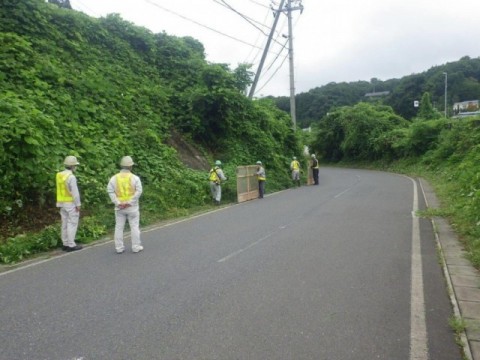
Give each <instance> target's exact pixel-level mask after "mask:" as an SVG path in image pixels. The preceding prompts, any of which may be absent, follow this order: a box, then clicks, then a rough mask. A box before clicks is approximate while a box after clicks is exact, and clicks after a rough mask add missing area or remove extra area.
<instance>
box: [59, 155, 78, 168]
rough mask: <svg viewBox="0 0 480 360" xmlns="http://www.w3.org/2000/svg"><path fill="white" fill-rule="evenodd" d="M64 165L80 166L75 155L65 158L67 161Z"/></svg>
mask: <svg viewBox="0 0 480 360" xmlns="http://www.w3.org/2000/svg"><path fill="white" fill-rule="evenodd" d="M63 164H64V165H67V166H75V165H80V163H79V162H78V160H77V158H76V157H75V156H73V155H69V156H67V157H66V158H65V161H64V162H63Z"/></svg>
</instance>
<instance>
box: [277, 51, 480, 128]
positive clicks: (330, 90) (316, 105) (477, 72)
mask: <svg viewBox="0 0 480 360" xmlns="http://www.w3.org/2000/svg"><path fill="white" fill-rule="evenodd" d="M444 72H446V73H447V74H448V91H447V111H448V113H449V114H450V115H451V114H452V106H453V104H454V103H456V102H461V101H467V100H479V99H480V58H474V59H471V58H469V57H468V56H465V57H463V58H462V59H460V60H459V61H455V62H451V63H447V64H444V65H440V66H434V67H432V68H431V69H429V70H427V71H425V72H423V73H420V74H413V75H409V76H405V77H402V78H401V79H390V80H386V81H382V80H379V79H376V78H373V79H371V80H370V82H368V81H357V82H350V83H345V82H344V83H330V84H327V85H325V86H321V87H317V88H314V89H312V90H310V91H308V92H305V93H301V94H297V95H296V97H295V99H296V108H297V123H298V126H300V127H308V126H309V125H311V124H315V123H318V122H319V121H320V119H322V118H323V117H324V116H325V115H326V114H327V113H328V112H332V111H334V110H335V109H336V108H338V107H342V106H349V105H350V106H352V105H355V104H357V103H358V102H361V101H364V102H379V103H382V104H384V105H388V106H390V107H392V108H393V110H394V111H395V113H397V114H398V115H400V116H402V117H403V118H405V119H407V120H411V119H412V118H414V117H417V116H419V114H418V109H417V108H415V107H414V106H413V102H414V101H415V100H420V99H421V98H422V96H423V95H424V94H425V93H426V92H428V93H429V94H430V100H431V104H432V105H433V107H434V108H436V109H437V110H439V111H441V112H444V110H445V105H444V104H445V75H444ZM384 91H388V92H389V94H388V95H386V96H380V97H366V96H365V94H367V93H374V92H375V93H379V92H384ZM274 100H275V102H276V104H277V105H278V107H279V108H280V109H283V110H285V111H287V112H289V111H290V100H289V98H287V97H278V98H274Z"/></svg>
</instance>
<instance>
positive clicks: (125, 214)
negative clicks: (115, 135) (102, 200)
mask: <svg viewBox="0 0 480 360" xmlns="http://www.w3.org/2000/svg"><path fill="white" fill-rule="evenodd" d="M120 173H130V170H128V169H122V170H121V171H120ZM131 185H132V187H133V189H134V190H135V193H134V195H133V197H132V198H131V199H130V200H129V201H127V202H126V203H127V204H130V206H129V207H127V208H125V209H120V208H119V205H120V204H121V203H125V202H120V201H119V199H118V198H117V177H116V175H115V176H112V178H111V179H110V181H109V183H108V186H107V192H108V195H109V196H110V199H111V200H112V202H113V203H114V204H115V235H114V240H115V250H116V251H117V252H123V251H124V250H125V246H124V244H123V229H124V228H125V223H126V222H127V220H128V224H129V225H130V231H131V239H132V251H134V252H135V251H138V250H139V249H140V247H141V246H142V243H141V241H140V207H139V201H138V200H139V198H140V195H142V191H143V189H142V182H141V181H140V178H139V177H138V176H136V175H134V174H132V177H131Z"/></svg>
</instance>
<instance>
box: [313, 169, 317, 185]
mask: <svg viewBox="0 0 480 360" xmlns="http://www.w3.org/2000/svg"><path fill="white" fill-rule="evenodd" d="M312 170H313V183H314V184H315V185H318V169H312Z"/></svg>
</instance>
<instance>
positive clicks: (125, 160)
mask: <svg viewBox="0 0 480 360" xmlns="http://www.w3.org/2000/svg"><path fill="white" fill-rule="evenodd" d="M132 165H135V163H134V162H133V160H132V158H131V157H130V156H124V157H123V158H122V160H120V166H132Z"/></svg>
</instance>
